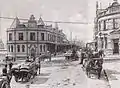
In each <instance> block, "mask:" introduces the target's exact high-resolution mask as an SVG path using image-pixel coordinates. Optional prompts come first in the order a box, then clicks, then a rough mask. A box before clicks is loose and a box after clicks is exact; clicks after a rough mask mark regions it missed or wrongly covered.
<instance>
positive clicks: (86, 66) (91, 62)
mask: <svg viewBox="0 0 120 88" xmlns="http://www.w3.org/2000/svg"><path fill="white" fill-rule="evenodd" d="M88 56H90V57H87V58H85V59H84V61H83V70H85V71H86V74H87V76H88V77H91V74H94V75H97V76H98V79H99V78H100V76H101V71H102V65H103V58H102V57H100V54H99V52H93V53H92V54H91V55H88Z"/></svg>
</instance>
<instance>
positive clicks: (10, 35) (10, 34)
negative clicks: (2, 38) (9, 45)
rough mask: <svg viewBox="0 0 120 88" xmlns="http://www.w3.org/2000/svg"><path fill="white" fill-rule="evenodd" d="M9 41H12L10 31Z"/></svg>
mask: <svg viewBox="0 0 120 88" xmlns="http://www.w3.org/2000/svg"><path fill="white" fill-rule="evenodd" d="M9 41H12V33H9Z"/></svg>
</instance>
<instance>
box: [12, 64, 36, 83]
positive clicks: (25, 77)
mask: <svg viewBox="0 0 120 88" xmlns="http://www.w3.org/2000/svg"><path fill="white" fill-rule="evenodd" d="M37 70H38V66H37V64H36V63H35V62H24V63H22V64H20V65H18V66H16V67H13V68H12V73H13V75H14V77H15V81H16V82H18V81H19V80H20V79H21V81H22V82H24V81H25V82H28V81H29V80H30V79H31V78H34V77H35V76H36V75H37Z"/></svg>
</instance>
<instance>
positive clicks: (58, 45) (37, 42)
mask: <svg viewBox="0 0 120 88" xmlns="http://www.w3.org/2000/svg"><path fill="white" fill-rule="evenodd" d="M67 45H68V42H67V39H66V35H65V34H64V33H63V32H62V30H59V28H58V26H57V23H56V26H55V27H54V28H53V27H52V25H46V24H45V23H44V22H43V20H42V18H41V17H40V18H39V20H38V21H37V20H35V17H34V15H31V16H30V18H29V20H28V21H27V22H20V20H19V19H18V18H17V17H16V18H15V19H14V21H13V23H12V25H11V26H10V28H8V29H7V50H8V56H11V57H15V58H17V59H18V58H26V57H27V56H38V55H40V53H41V54H45V53H46V52H47V51H50V52H51V53H54V52H59V51H63V50H64V49H65V48H66V46H67Z"/></svg>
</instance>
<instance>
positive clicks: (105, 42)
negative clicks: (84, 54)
mask: <svg viewBox="0 0 120 88" xmlns="http://www.w3.org/2000/svg"><path fill="white" fill-rule="evenodd" d="M106 48H107V37H105V49H106Z"/></svg>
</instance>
